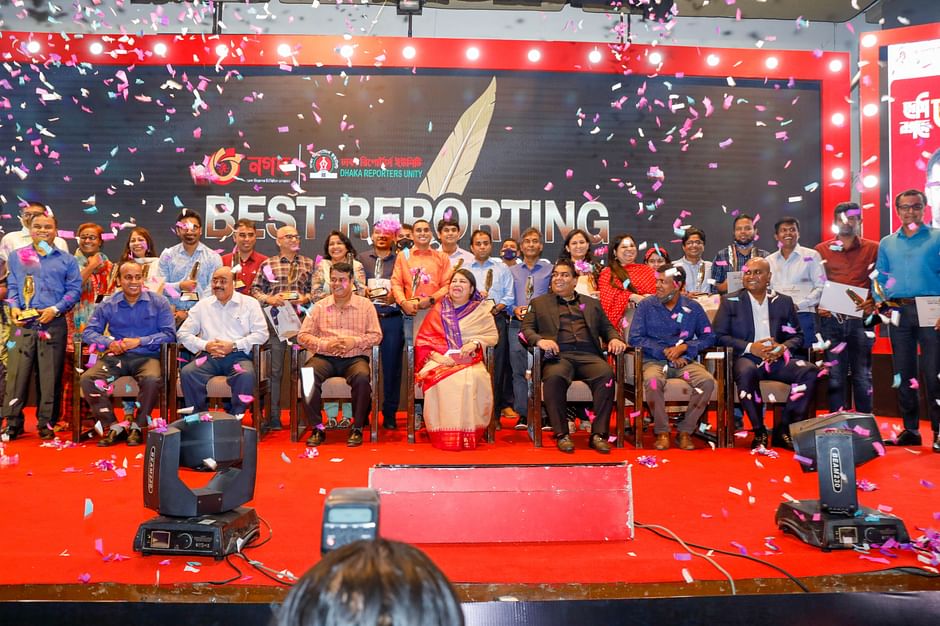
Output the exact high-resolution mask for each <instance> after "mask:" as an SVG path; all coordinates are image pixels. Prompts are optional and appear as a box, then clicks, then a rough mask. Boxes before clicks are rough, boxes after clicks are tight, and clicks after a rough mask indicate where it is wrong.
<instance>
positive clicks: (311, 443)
mask: <svg viewBox="0 0 940 626" xmlns="http://www.w3.org/2000/svg"><path fill="white" fill-rule="evenodd" d="M324 441H326V433H325V432H323V431H322V430H320V429H319V428H314V429H313V434H312V435H310V439H307V447H308V448H315V447H317V446H318V445H320V444H321V443H323V442H324Z"/></svg>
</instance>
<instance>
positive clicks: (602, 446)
mask: <svg viewBox="0 0 940 626" xmlns="http://www.w3.org/2000/svg"><path fill="white" fill-rule="evenodd" d="M588 446H590V447H591V448H593V449H595V450H597V451H598V452H600V453H601V454H610V443H609V442H608V441H607V437H605V436H604V435H591V441H590V443H588Z"/></svg>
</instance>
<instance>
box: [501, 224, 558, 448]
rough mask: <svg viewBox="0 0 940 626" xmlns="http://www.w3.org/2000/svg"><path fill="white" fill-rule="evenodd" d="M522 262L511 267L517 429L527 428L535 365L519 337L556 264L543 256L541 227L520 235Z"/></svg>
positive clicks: (511, 355) (511, 345) (511, 350)
mask: <svg viewBox="0 0 940 626" xmlns="http://www.w3.org/2000/svg"><path fill="white" fill-rule="evenodd" d="M520 238H521V241H522V243H521V244H520V248H521V249H522V262H521V263H518V264H516V265H515V266H514V267H512V268H510V270H509V274H510V275H511V276H512V288H513V303H514V304H515V306H514V307H513V310H512V316H511V317H510V319H509V332H508V334H509V362H510V364H511V365H512V394H513V408H514V409H515V411H516V413H518V414H519V421H518V422H517V423H516V430H525V429H526V426H527V425H528V398H529V396H528V389H529V386H528V381H527V380H526V370H528V369H529V368H530V367H531V364H530V363H529V359H530V358H532V357H531V355H530V354H529V351H528V350H526V347H525V346H524V345H523V344H522V342H521V341H520V340H519V333H521V332H522V318H524V317H525V314H526V311H527V310H528V307H529V302H531V301H532V298H537V297H538V296H541V295H542V294H546V293H548V288H549V285H550V284H551V280H552V264H551V263H549V262H548V261H546V260H545V259H543V258H541V257H542V233H540V232H539V230H538V229H537V228H527V229H525V230H524V231H522V235H521V236H520Z"/></svg>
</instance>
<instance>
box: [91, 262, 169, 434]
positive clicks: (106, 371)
mask: <svg viewBox="0 0 940 626" xmlns="http://www.w3.org/2000/svg"><path fill="white" fill-rule="evenodd" d="M118 277H119V278H120V281H121V291H118V292H117V293H115V294H114V295H113V296H111V297H110V298H108V299H106V300H105V301H103V302H102V303H101V304H99V305H98V306H97V307H96V308H95V312H94V313H93V314H92V316H91V319H90V320H88V324H87V325H86V326H85V330H84V331H83V332H82V341H83V342H85V343H86V344H88V345H89V346H91V352H92V354H96V355H97V359H96V361H95V363H94V365H91V366H90V367H89V368H88V369H87V370H85V372H84V373H83V374H82V378H81V385H82V393H84V395H85V401H86V402H88V407H89V408H90V409H91V413H92V415H94V417H95V419H97V420H100V421H101V425H102V427H104V428H108V427H110V428H108V433H107V435H105V436H104V438H103V439H102V440H101V441H99V442H98V445H99V446H102V447H105V446H113V445H114V444H116V443H117V442H118V441H119V440H121V439H125V438H126V439H127V445H129V446H137V445H140V443H141V430H140V429H141V428H142V427H143V426H146V425H147V418H148V417H150V412H151V411H152V410H153V407H154V405H155V404H157V400H158V398H159V397H160V396H159V394H160V393H161V392H162V390H163V377H162V376H161V372H160V361H159V359H158V356H159V354H160V346H161V345H162V344H165V343H171V342H173V341H175V340H176V332H175V327H174V324H173V311H172V310H171V309H170V303H169V302H168V301H167V299H166V298H164V297H163V296H161V295H159V294H156V293H151V292H150V291H145V290H144V289H143V285H144V272H143V268H142V266H141V265H140V264H138V263H137V262H136V261H124V262H123V263H122V264H121V267H120V268H118ZM105 329H107V331H108V334H107V335H105V334H104V332H105ZM122 376H133V377H134V379H135V380H136V381H137V387H138V389H139V390H140V391H139V393H138V395H137V403H138V407H139V408H138V410H137V420H136V421H134V420H133V419H130V420H129V419H128V418H129V417H132V416H127V415H125V420H124V423H126V422H128V421H130V425H129V429H125V427H124V423H117V420H116V419H115V417H114V407H113V406H112V405H111V398H110V395H111V389H110V384H111V383H112V382H113V381H114V380H116V379H118V378H121V377H122Z"/></svg>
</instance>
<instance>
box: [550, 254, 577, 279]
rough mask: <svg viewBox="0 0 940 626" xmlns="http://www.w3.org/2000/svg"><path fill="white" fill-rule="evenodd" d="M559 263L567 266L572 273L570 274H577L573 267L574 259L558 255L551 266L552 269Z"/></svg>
mask: <svg viewBox="0 0 940 626" xmlns="http://www.w3.org/2000/svg"><path fill="white" fill-rule="evenodd" d="M559 265H564V266H565V267H567V268H568V269H569V270H571V275H572V276H577V275H578V270H577V269H575V267H574V261H572V260H571V259H564V258H561V257H559V259H558V260H557V261H555V265H554V266H553V269H554V268H555V267H558V266H559Z"/></svg>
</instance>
